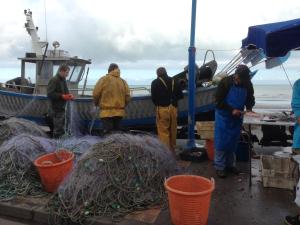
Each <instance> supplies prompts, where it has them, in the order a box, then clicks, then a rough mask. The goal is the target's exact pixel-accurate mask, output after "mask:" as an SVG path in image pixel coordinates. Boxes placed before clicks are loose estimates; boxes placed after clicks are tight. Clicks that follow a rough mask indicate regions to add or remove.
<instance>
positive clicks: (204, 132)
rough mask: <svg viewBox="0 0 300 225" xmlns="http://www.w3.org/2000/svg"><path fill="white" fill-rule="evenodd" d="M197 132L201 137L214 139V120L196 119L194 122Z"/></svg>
mask: <svg viewBox="0 0 300 225" xmlns="http://www.w3.org/2000/svg"><path fill="white" fill-rule="evenodd" d="M196 128H197V133H198V135H200V137H201V139H214V131H215V122H214V121H198V122H196Z"/></svg>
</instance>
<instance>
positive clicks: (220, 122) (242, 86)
mask: <svg viewBox="0 0 300 225" xmlns="http://www.w3.org/2000/svg"><path fill="white" fill-rule="evenodd" d="M254 104H255V99H254V90H253V85H252V83H251V79H250V70H249V68H248V67H247V66H246V65H239V66H238V67H237V68H236V70H235V73H234V74H233V75H231V76H228V77H225V78H224V79H222V80H221V82H220V83H219V85H218V88H217V91H216V110H215V140H214V141H215V150H216V152H215V162H214V164H215V168H216V173H217V175H218V176H219V177H222V178H224V177H226V175H227V172H229V173H233V174H238V173H239V171H238V170H237V168H236V167H235V166H234V164H235V162H234V158H235V151H236V148H237V145H238V142H239V138H240V133H241V128H242V124H243V114H244V109H245V108H246V110H247V111H252V108H253V106H254Z"/></svg>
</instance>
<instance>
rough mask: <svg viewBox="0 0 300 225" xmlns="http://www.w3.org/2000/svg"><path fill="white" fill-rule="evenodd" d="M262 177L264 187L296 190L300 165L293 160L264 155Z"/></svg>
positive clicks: (262, 158)
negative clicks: (299, 166)
mask: <svg viewBox="0 0 300 225" xmlns="http://www.w3.org/2000/svg"><path fill="white" fill-rule="evenodd" d="M261 169H262V172H261V175H262V181H263V186H264V187H275V188H283V189H289V190H294V188H295V187H296V186H297V183H298V178H299V169H298V164H297V163H296V162H294V161H293V160H292V159H291V158H283V157H276V156H271V155H263V156H262V157H261Z"/></svg>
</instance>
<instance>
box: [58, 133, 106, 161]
mask: <svg viewBox="0 0 300 225" xmlns="http://www.w3.org/2000/svg"><path fill="white" fill-rule="evenodd" d="M99 142H101V138H100V137H97V136H90V135H86V136H83V137H68V138H64V139H58V140H57V149H68V150H70V151H72V152H74V154H75V156H77V157H78V156H80V155H81V154H83V153H84V152H86V151H87V150H88V149H89V148H90V147H91V146H92V145H94V144H96V143H99Z"/></svg>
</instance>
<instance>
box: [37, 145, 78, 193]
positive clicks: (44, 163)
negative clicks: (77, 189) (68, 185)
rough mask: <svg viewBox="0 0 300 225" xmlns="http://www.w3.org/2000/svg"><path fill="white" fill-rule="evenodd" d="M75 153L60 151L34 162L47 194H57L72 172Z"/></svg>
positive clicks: (43, 156)
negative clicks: (59, 187)
mask: <svg viewBox="0 0 300 225" xmlns="http://www.w3.org/2000/svg"><path fill="white" fill-rule="evenodd" d="M73 159H74V153H73V152H70V151H68V150H58V151H56V152H54V153H49V154H46V155H42V156H40V157H39V158H37V159H36V160H35V161H34V165H35V166H36V168H37V169H38V172H39V174H40V177H41V181H42V184H43V185H44V188H45V190H46V191H47V192H55V191H56V190H57V188H58V186H59V185H60V183H61V182H62V181H63V180H64V178H65V177H66V176H67V175H68V173H69V172H70V171H71V170H72V167H73Z"/></svg>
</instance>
